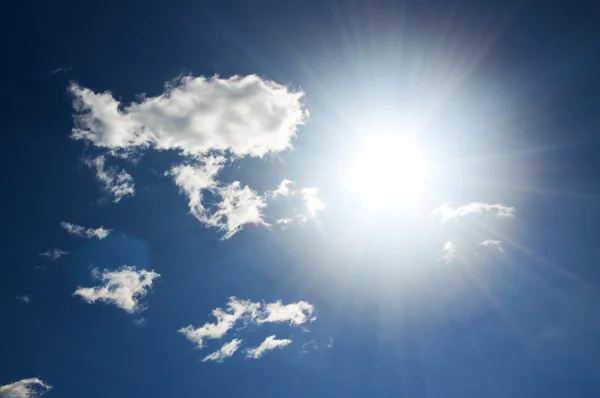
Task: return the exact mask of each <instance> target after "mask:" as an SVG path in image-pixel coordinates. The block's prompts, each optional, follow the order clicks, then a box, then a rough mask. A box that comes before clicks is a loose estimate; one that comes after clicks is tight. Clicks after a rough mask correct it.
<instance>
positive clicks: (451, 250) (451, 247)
mask: <svg viewBox="0 0 600 398" xmlns="http://www.w3.org/2000/svg"><path fill="white" fill-rule="evenodd" d="M442 253H443V254H442V258H443V259H444V261H446V262H447V263H449V262H451V261H453V260H455V259H457V258H458V255H459V253H458V246H457V245H456V244H455V243H452V242H450V241H448V242H446V243H444V248H443V249H442Z"/></svg>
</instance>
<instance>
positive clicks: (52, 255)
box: [40, 249, 69, 261]
mask: <svg viewBox="0 0 600 398" xmlns="http://www.w3.org/2000/svg"><path fill="white" fill-rule="evenodd" d="M67 254H69V252H67V251H64V250H60V249H48V250H46V251H45V252H43V253H40V256H41V257H47V258H49V259H50V260H52V261H55V260H58V259H59V258H61V257H62V256H66V255H67Z"/></svg>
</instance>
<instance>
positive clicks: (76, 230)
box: [60, 221, 111, 239]
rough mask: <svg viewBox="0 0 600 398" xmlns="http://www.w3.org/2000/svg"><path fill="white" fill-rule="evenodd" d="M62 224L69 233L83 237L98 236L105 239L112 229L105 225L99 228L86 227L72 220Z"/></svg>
mask: <svg viewBox="0 0 600 398" xmlns="http://www.w3.org/2000/svg"><path fill="white" fill-rule="evenodd" d="M60 226H61V227H63V228H64V229H65V231H67V232H68V233H70V234H71V235H75V236H80V237H82V238H90V239H91V238H97V239H104V238H106V237H107V236H108V235H109V234H110V231H111V230H110V229H106V228H104V227H98V228H85V227H82V226H81V225H77V224H73V223H70V222H66V221H62V222H61V223H60Z"/></svg>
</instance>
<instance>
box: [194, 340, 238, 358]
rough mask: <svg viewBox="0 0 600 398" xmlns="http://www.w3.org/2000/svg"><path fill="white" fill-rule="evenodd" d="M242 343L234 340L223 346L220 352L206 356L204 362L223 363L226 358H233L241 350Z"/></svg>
mask: <svg viewBox="0 0 600 398" xmlns="http://www.w3.org/2000/svg"><path fill="white" fill-rule="evenodd" d="M241 343H242V340H240V339H233V340H231V341H230V342H229V343H225V344H223V347H221V348H220V349H219V350H218V351H215V352H213V353H212V354H210V355H207V356H205V357H204V359H203V360H202V362H207V361H216V362H223V361H224V360H225V359H226V358H229V357H231V356H232V355H233V354H234V353H235V352H236V351H237V350H238V348H240V344H241Z"/></svg>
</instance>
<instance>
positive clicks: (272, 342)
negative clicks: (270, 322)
mask: <svg viewBox="0 0 600 398" xmlns="http://www.w3.org/2000/svg"><path fill="white" fill-rule="evenodd" d="M291 343H292V340H290V339H281V340H277V339H275V335H272V336H269V337H267V338H266V339H265V340H264V341H263V342H262V343H260V345H259V346H258V347H256V348H250V349H248V350H247V351H246V354H247V356H248V358H254V359H258V358H260V357H262V356H263V355H264V353H265V352H267V351H269V350H274V349H276V348H280V349H282V348H283V347H285V346H287V345H289V344H291Z"/></svg>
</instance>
